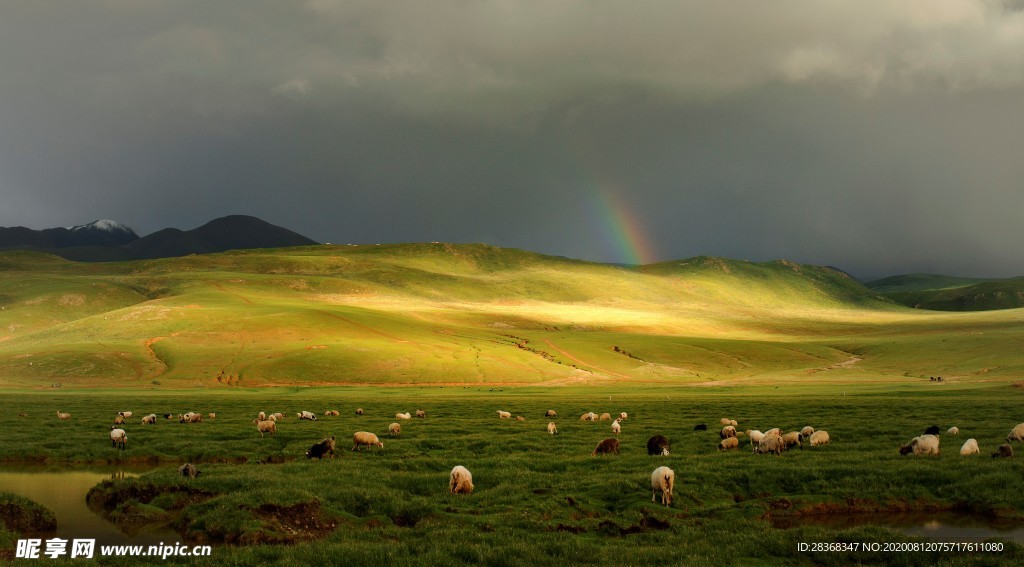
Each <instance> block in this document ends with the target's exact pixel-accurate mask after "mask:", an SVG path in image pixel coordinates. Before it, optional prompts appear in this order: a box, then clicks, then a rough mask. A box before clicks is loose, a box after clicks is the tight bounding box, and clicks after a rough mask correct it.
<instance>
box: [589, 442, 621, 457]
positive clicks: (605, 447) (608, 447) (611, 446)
mask: <svg viewBox="0 0 1024 567" xmlns="http://www.w3.org/2000/svg"><path fill="white" fill-rule="evenodd" d="M608 453H615V454H616V455H618V454H619V440H618V439H612V438H609V439H604V440H602V441H601V442H600V443H598V444H597V447H596V448H595V449H594V452H592V453H590V456H591V457H596V456H598V455H607V454H608Z"/></svg>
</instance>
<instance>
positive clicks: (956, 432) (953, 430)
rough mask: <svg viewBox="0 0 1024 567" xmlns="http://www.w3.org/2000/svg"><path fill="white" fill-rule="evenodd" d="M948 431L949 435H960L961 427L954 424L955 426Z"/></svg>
mask: <svg viewBox="0 0 1024 567" xmlns="http://www.w3.org/2000/svg"><path fill="white" fill-rule="evenodd" d="M946 433H948V434H949V435H960V428H959V427H957V426H955V425H954V426H953V427H950V428H949V429H947V430H946Z"/></svg>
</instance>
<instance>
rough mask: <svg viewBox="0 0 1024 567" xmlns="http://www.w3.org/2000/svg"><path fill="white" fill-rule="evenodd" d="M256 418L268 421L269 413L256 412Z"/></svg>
mask: <svg viewBox="0 0 1024 567" xmlns="http://www.w3.org/2000/svg"><path fill="white" fill-rule="evenodd" d="M256 419H258V420H260V421H266V420H267V413H266V412H262V411H261V412H260V413H258V414H256Z"/></svg>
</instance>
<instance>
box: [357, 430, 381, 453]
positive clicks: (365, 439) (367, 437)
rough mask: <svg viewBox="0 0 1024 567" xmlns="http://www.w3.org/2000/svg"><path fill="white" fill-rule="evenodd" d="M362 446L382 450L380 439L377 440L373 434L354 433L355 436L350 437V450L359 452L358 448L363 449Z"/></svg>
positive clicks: (366, 432)
mask: <svg viewBox="0 0 1024 567" xmlns="http://www.w3.org/2000/svg"><path fill="white" fill-rule="evenodd" d="M364 445H365V446H366V447H367V448H369V447H380V448H381V449H383V448H384V444H383V443H381V441H380V439H377V436H376V435H374V434H373V433H370V432H369V431H356V432H355V434H354V435H352V450H353V451H356V450H361V449H360V447H363V446H364Z"/></svg>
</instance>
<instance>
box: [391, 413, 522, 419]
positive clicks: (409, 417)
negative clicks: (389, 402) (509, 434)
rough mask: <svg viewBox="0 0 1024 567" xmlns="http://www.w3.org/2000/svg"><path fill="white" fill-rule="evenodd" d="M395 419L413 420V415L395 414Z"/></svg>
mask: <svg viewBox="0 0 1024 567" xmlns="http://www.w3.org/2000/svg"><path fill="white" fill-rule="evenodd" d="M506 413H508V412H506ZM511 416H512V414H509V417H511ZM395 419H412V414H410V413H409V412H405V413H396V414H395Z"/></svg>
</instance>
